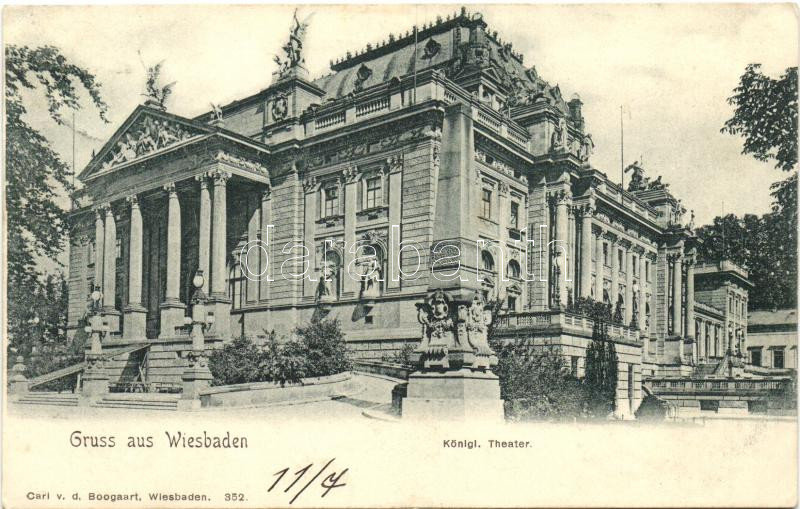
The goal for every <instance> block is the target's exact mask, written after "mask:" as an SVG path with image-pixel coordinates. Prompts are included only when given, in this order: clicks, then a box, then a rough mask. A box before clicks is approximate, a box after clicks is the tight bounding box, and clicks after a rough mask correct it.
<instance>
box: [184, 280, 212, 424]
mask: <svg viewBox="0 0 800 509" xmlns="http://www.w3.org/2000/svg"><path fill="white" fill-rule="evenodd" d="M204 283H205V277H204V276H203V271H202V270H197V272H195V275H194V277H193V278H192V286H194V293H193V294H192V316H191V317H190V316H186V317H185V318H184V322H185V323H186V325H191V326H192V332H191V336H192V347H191V350H190V351H189V352H188V353H187V355H186V359H187V361H188V366H187V367H186V369H185V370H184V372H183V375H182V376H181V380H182V381H183V394H182V395H181V399H180V400H179V402H178V405H179V408H181V409H186V410H192V409H196V408H199V406H200V392H201V391H202V390H203V389H206V388H207V387H208V386H209V385H210V384H211V380H212V379H213V378H214V377H213V375H212V374H211V370H210V369H209V368H208V362H207V359H206V355H205V333H206V331H207V330H208V328H209V327H210V326H211V324H212V323H214V316H213V315H212V314H210V313H209V314H208V315H207V314H206V294H205V292H203V284H204Z"/></svg>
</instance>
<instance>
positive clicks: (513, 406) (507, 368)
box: [494, 343, 586, 420]
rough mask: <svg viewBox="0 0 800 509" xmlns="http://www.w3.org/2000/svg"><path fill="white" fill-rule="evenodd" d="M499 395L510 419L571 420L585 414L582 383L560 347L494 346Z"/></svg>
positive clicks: (584, 397) (584, 394)
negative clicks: (567, 363)
mask: <svg viewBox="0 0 800 509" xmlns="http://www.w3.org/2000/svg"><path fill="white" fill-rule="evenodd" d="M496 353H497V358H498V364H497V366H496V367H495V368H494V371H495V374H496V375H497V376H498V377H499V378H500V397H501V398H503V399H504V400H505V401H506V417H507V418H508V419H511V420H531V419H545V420H572V419H574V418H577V417H582V416H584V408H585V400H586V393H585V387H584V386H583V384H582V383H581V381H580V380H578V379H577V378H576V377H575V376H573V375H572V374H571V373H570V372H569V369H568V368H567V366H566V362H565V360H564V357H563V355H562V354H561V350H560V348H557V347H529V346H527V345H525V344H523V343H506V344H501V345H498V346H497V347H496Z"/></svg>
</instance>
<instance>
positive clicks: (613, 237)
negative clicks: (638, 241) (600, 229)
mask: <svg viewBox="0 0 800 509" xmlns="http://www.w3.org/2000/svg"><path fill="white" fill-rule="evenodd" d="M603 238H604V239H606V240H607V241H608V243H609V244H611V245H612V246H613V245H614V244H616V243H617V242H619V237H617V234H616V233H614V232H611V231H606V232H605V233H604V234H603Z"/></svg>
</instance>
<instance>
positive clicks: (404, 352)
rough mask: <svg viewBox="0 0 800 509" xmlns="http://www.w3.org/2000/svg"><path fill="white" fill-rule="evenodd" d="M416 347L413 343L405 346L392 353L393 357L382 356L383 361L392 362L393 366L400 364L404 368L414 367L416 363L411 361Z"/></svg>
mask: <svg viewBox="0 0 800 509" xmlns="http://www.w3.org/2000/svg"><path fill="white" fill-rule="evenodd" d="M415 349H416V347H415V346H414V345H413V344H411V343H405V344H403V347H402V348H400V350H396V351H394V352H392V354H391V355H383V356H381V361H383V362H390V363H392V364H400V365H402V366H407V367H414V362H413V361H412V360H411V355H412V354H413V353H414V350H415Z"/></svg>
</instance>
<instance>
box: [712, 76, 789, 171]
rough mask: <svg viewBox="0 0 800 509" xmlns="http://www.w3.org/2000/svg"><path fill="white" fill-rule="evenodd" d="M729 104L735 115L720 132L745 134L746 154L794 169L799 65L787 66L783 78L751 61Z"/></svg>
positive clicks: (776, 165) (782, 167)
mask: <svg viewBox="0 0 800 509" xmlns="http://www.w3.org/2000/svg"><path fill="white" fill-rule="evenodd" d="M733 92H734V95H732V96H731V97H729V98H728V104H730V105H732V106H735V107H736V109H735V111H734V113H733V117H731V118H730V119H728V121H727V122H725V125H724V126H723V127H722V129H721V132H723V133H729V134H734V135H741V136H742V137H743V138H744V146H743V148H742V153H743V154H750V155H752V156H753V157H755V158H756V159H758V160H759V161H769V160H771V159H772V160H774V161H775V167H776V168H778V169H780V170H783V171H793V170H795V166H797V67H790V68H788V69H786V72H784V74H783V76H781V77H780V79H773V78H770V77H769V76H765V75H764V74H763V73H762V72H761V64H749V65H748V66H747V67H746V68H745V71H744V74H742V76H741V77H740V78H739V85H738V86H737V87H736V88H734V89H733Z"/></svg>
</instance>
